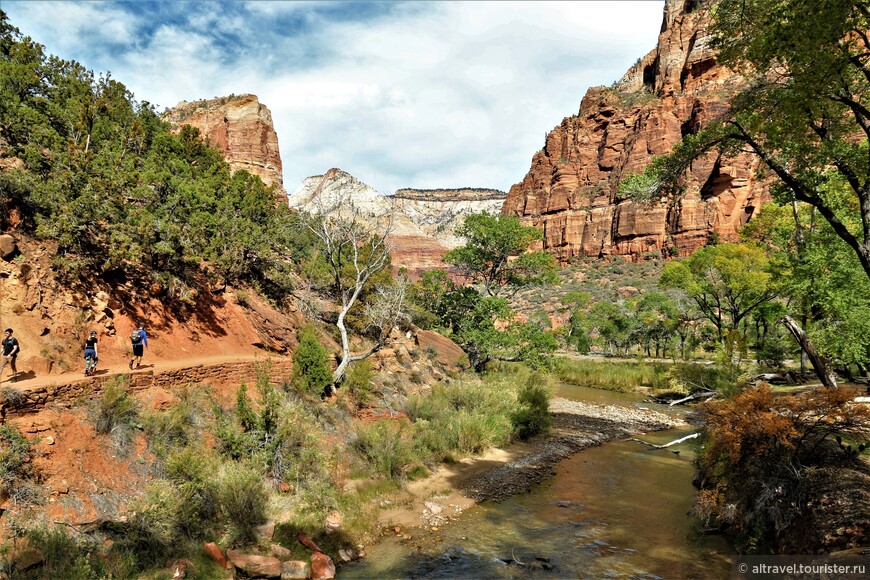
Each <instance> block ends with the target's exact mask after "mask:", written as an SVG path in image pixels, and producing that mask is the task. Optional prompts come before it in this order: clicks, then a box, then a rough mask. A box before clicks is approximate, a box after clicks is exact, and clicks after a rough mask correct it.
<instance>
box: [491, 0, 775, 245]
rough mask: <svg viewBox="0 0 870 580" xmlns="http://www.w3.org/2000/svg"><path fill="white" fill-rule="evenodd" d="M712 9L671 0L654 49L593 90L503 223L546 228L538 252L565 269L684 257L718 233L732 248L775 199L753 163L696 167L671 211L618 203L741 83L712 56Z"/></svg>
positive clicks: (516, 192) (741, 159)
mask: <svg viewBox="0 0 870 580" xmlns="http://www.w3.org/2000/svg"><path fill="white" fill-rule="evenodd" d="M706 4H707V3H706V2H698V1H694V0H689V1H683V0H666V2H665V14H664V20H663V23H662V29H661V33H660V34H659V40H658V45H657V47H656V48H655V49H654V50H653V51H652V52H650V53H649V54H647V55H646V56H645V57H644V58H642V59H640V60H639V62H638V63H637V64H636V65H635V66H633V67H632V68H631V69H630V70H629V71H628V72H627V73H626V74H625V76H623V78H622V79H621V80H620V81H619V82H618V83H616V84H615V85H614V87H612V88H605V87H593V88H591V89H589V90H588V91H587V93H586V95H585V96H584V98H583V101H582V102H581V104H580V111H579V113H578V114H577V115H574V116H572V117H567V118H565V119H564V120H563V121H562V124H561V125H559V126H558V127H556V128H555V129H553V130H552V131H551V132H550V133H549V135H548V136H547V141H546V145H545V146H544V148H543V150H541V151H539V152H538V153H536V154H535V156H534V157H533V159H532V166H531V169H530V170H529V173H528V174H527V175H526V177H525V178H524V179H523V180H522V181H521V182H520V183H518V184H516V185H514V186H513V187H511V189H510V191H509V192H508V199H507V200H506V201H505V204H504V206H503V208H502V213H504V214H514V215H518V216H520V217H521V218H522V219H523V220H524V221H525V222H526V223H528V224H533V225H535V226H537V227H539V228H541V229H542V230H543V232H544V241H543V247H544V248H545V249H547V250H549V251H550V252H552V253H553V254H554V255H555V256H556V257H557V258H559V259H560V260H562V261H567V260H569V259H570V258H572V257H574V256H605V255H629V256H634V257H637V256H642V255H644V254H648V253H651V252H654V253H665V254H677V255H681V256H685V255H689V254H691V253H692V252H693V251H695V250H696V249H697V248H699V247H700V246H701V245H703V244H704V243H705V242H706V240H707V239H708V237H709V236H710V234H711V233H712V232H715V233H717V234H719V236H720V237H721V239H723V240H732V239H734V238H735V237H736V234H737V230H738V229H739V228H740V227H741V226H742V225H743V224H745V223H746V221H747V220H748V219H749V218H750V217H751V216H752V214H753V212H754V211H755V210H756V209H757V208H758V207H760V206H761V204H762V203H763V202H765V201H767V200H768V199H769V194H768V191H767V187H766V184H765V183H764V182H762V181H761V180H759V179H757V178H756V177H755V175H756V171H757V170H758V162H757V160H756V159H755V158H754V157H753V156H750V155H740V156H738V157H736V158H733V159H724V158H719V157H717V156H715V155H711V156H709V157H707V158H704V159H701V160H699V161H697V162H696V163H695V164H694V165H693V166H692V168H691V170H690V175H689V176H688V182H687V189H686V195H685V197H684V198H683V199H682V200H681V201H680V202H678V203H677V204H676V205H674V206H671V207H669V206H668V205H667V204H665V203H661V204H659V205H654V206H652V207H645V206H638V205H636V204H634V203H632V202H630V201H627V200H624V199H621V198H620V197H619V195H618V188H619V182H620V180H621V179H622V178H623V177H624V176H626V175H628V174H630V173H637V172H640V171H642V170H643V168H644V167H646V165H647V164H649V162H650V160H651V159H652V157H653V156H656V155H663V154H666V153H668V152H669V151H670V149H671V147H672V146H673V145H674V144H675V143H677V142H678V141H680V140H681V139H682V137H683V136H684V135H686V134H688V133H691V132H694V131H697V129H698V128H700V127H702V126H704V125H705V123H708V122H709V121H710V119H712V118H714V117H715V116H717V115H718V114H721V113H722V112H723V111H725V110H726V109H727V108H728V95H729V93H730V92H731V91H733V90H734V88H735V87H738V86H740V84H741V83H742V80H741V79H740V77H738V76H737V75H735V74H733V73H732V72H731V71H728V70H726V69H723V68H721V67H719V66H718V65H717V64H716V57H715V54H714V53H713V52H712V51H711V50H710V49H709V48H708V46H707V40H708V38H707V35H706V33H705V30H704V26H705V24H706V22H707V18H708V16H707V11H706Z"/></svg>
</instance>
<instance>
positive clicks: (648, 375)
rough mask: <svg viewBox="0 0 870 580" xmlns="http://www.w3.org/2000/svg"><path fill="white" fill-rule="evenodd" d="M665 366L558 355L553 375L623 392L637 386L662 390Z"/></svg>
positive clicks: (566, 380)
mask: <svg viewBox="0 0 870 580" xmlns="http://www.w3.org/2000/svg"><path fill="white" fill-rule="evenodd" d="M669 367H670V365H669V364H667V363H646V362H638V361H595V360H575V359H566V358H561V359H558V360H557V362H556V368H555V376H556V378H557V379H558V380H559V381H561V382H563V383H568V384H569V385H576V386H578V387H591V388H594V389H604V390H607V391H620V392H625V393H627V392H631V391H633V390H635V389H636V388H637V387H651V388H653V389H656V390H659V389H666V388H667V387H668V380H669V377H668V369H669Z"/></svg>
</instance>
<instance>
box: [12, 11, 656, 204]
mask: <svg viewBox="0 0 870 580" xmlns="http://www.w3.org/2000/svg"><path fill="white" fill-rule="evenodd" d="M0 6H2V8H3V10H5V11H6V13H7V14H8V16H9V19H10V22H11V23H12V24H13V25H14V26H16V27H17V28H19V29H20V30H21V31H22V32H23V33H24V34H26V35H28V36H30V37H32V38H33V39H34V40H36V41H37V42H40V43H41V44H43V45H45V47H46V50H47V51H48V52H49V53H51V54H56V55H58V56H60V57H62V58H65V59H72V60H77V61H79V62H80V63H82V64H83V65H84V66H85V67H87V68H89V69H92V70H94V71H96V72H105V71H110V72H111V73H112V76H113V78H115V79H116V80H119V81H121V82H122V83H124V84H125V85H126V86H127V87H128V88H129V89H130V90H131V91H132V92H133V93H134V95H135V97H136V99H137V100H139V101H149V102H151V103H154V104H156V105H158V109H159V110H161V111H162V110H163V109H164V108H167V107H172V106H174V105H175V104H176V103H178V102H179V101H182V100H186V101H195V100H197V99H203V98H205V99H208V98H213V97H219V96H226V95H230V94H243V93H253V94H255V95H257V96H258V97H259V99H260V102H262V103H263V104H265V105H266V106H267V107H269V109H270V110H271V111H272V117H273V121H274V123H275V129H276V131H277V133H278V141H279V146H280V148H281V158H282V161H283V164H284V183H285V187H286V188H287V190H288V191H290V192H292V191H293V190H294V189H296V187H297V186H298V185H299V184H300V183H301V181H302V180H303V179H304V178H305V177H308V176H311V175H318V174H322V173H323V172H325V171H326V170H327V169H329V168H331V167H339V168H341V169H343V170H345V171H347V172H349V173H351V174H352V175H354V176H355V177H357V178H358V179H360V180H362V181H364V182H365V183H367V184H369V185H371V186H372V187H374V188H375V189H377V190H379V191H382V192H385V193H392V192H393V191H395V190H396V189H398V188H400V187H414V188H421V189H426V188H450V187H494V188H498V189H502V190H505V191H506V190H507V189H508V188H510V186H511V185H512V184H514V183H516V182H518V181H520V180H521V179H522V178H523V177H524V175H525V174H526V172H527V171H528V169H529V165H530V162H531V158H532V155H533V154H534V153H535V152H536V151H537V150H539V149H540V148H541V147H542V145H543V142H544V135H545V134H546V133H547V132H548V131H549V130H551V129H552V128H553V127H554V126H556V125H558V124H559V123H561V121H562V118H563V117H566V116H570V115H572V114H575V113H576V112H577V110H578V109H579V106H580V100H581V99H582V97H583V94H584V93H585V92H586V89H587V88H589V87H590V86H594V85H600V84H610V83H612V82H613V81H615V80H617V79H619V77H620V76H622V74H623V73H624V72H625V71H626V69H627V68H628V67H629V66H631V65H632V64H633V63H634V61H635V60H636V59H637V58H639V57H641V56H643V55H644V54H646V53H647V52H649V51H650V50H651V49H653V48H654V47H655V42H656V37H657V35H658V31H659V27H660V25H661V20H662V10H663V8H664V2H663V1H661V0H658V1H647V2H628V1H623V2H614V1H609V2H608V1H602V2H591V1H590V2H565V1H559V2H541V1H537V2H436V1H431V2H340V1H293V2H290V1H280V0H268V1H267V0H259V1H250V2H245V1H226V0H210V1H202V0H187V1H182V0H176V1H149V0H138V1H126V2H119V1H109V0H90V1H77V2H73V1H64V0H52V1H49V0H42V1H40V0H2V4H0Z"/></svg>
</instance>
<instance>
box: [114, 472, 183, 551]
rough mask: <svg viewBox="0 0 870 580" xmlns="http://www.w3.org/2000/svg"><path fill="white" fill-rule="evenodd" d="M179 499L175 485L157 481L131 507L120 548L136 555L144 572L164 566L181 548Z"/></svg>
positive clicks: (119, 542) (119, 544) (121, 536)
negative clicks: (153, 567) (154, 567)
mask: <svg viewBox="0 0 870 580" xmlns="http://www.w3.org/2000/svg"><path fill="white" fill-rule="evenodd" d="M179 507H180V506H179V497H178V493H177V491H176V489H175V488H174V487H173V485H172V484H171V483H170V482H168V481H165V480H157V481H154V482H152V483H150V484H148V487H146V488H145V494H144V495H143V496H142V497H141V498H139V499H138V500H137V501H135V502H134V503H133V504H132V505H131V506H130V512H129V515H128V517H127V525H126V527H125V528H124V530H123V533H122V534H121V535H120V537H119V540H118V543H117V545H118V547H119V548H120V549H121V550H124V551H127V552H129V553H131V554H133V555H134V556H135V558H136V562H137V564H138V566H139V567H140V568H146V567H151V566H160V565H163V563H164V562H165V561H166V559H167V558H168V557H170V556H171V555H173V554H174V553H175V552H174V550H176V549H178V548H179V547H180V544H181V540H182V538H181V535H180V534H179V529H180V525H179V523H180V522H179V517H180V513H181V512H180V510H179Z"/></svg>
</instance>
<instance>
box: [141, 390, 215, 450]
mask: <svg viewBox="0 0 870 580" xmlns="http://www.w3.org/2000/svg"><path fill="white" fill-rule="evenodd" d="M200 420H201V418H200V409H199V408H198V405H197V401H196V394H195V393H194V392H192V391H185V392H183V393H182V394H181V397H180V400H179V401H178V403H176V404H174V405H172V406H171V407H170V408H169V409H166V410H165V411H155V412H153V413H148V414H146V415H145V416H144V417H143V419H142V424H143V427H144V429H145V434H146V435H147V436H148V444H149V445H150V447H151V449H152V450H153V451H154V452H155V453H156V454H157V455H158V456H159V457H165V456H166V455H167V454H168V453H169V452H170V451H171V450H173V449H176V448H183V447H185V446H186V445H188V444H189V443H191V442H192V441H193V440H195V439H196V428H197V425H198V424H199V423H200Z"/></svg>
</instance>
